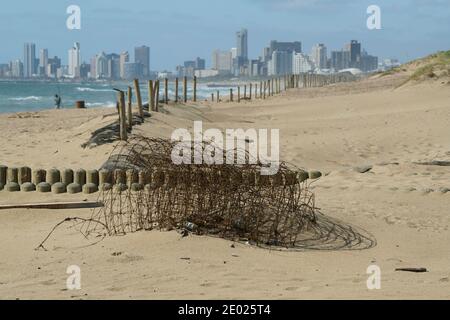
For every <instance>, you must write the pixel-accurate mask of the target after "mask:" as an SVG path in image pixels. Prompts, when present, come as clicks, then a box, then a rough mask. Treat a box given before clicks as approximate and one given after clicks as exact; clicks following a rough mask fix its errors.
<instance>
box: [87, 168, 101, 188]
mask: <svg viewBox="0 0 450 320" xmlns="http://www.w3.org/2000/svg"><path fill="white" fill-rule="evenodd" d="M86 183H88V184H89V183H92V184H95V185H96V186H98V183H99V173H98V171H97V170H88V171H87V173H86Z"/></svg>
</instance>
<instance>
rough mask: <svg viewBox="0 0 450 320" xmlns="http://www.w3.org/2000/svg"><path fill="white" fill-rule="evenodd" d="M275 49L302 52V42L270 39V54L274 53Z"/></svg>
mask: <svg viewBox="0 0 450 320" xmlns="http://www.w3.org/2000/svg"><path fill="white" fill-rule="evenodd" d="M274 51H286V52H290V53H293V52H297V53H300V52H302V43H301V42H300V41H294V42H279V41H275V40H272V41H270V52H269V54H270V55H272V54H273V52H274Z"/></svg>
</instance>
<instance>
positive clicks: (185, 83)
mask: <svg viewBox="0 0 450 320" xmlns="http://www.w3.org/2000/svg"><path fill="white" fill-rule="evenodd" d="M183 101H184V103H186V102H187V77H184V78H183Z"/></svg>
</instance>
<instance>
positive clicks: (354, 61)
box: [346, 40, 361, 68]
mask: <svg viewBox="0 0 450 320" xmlns="http://www.w3.org/2000/svg"><path fill="white" fill-rule="evenodd" d="M346 50H347V51H349V52H350V67H351V68H360V67H361V43H360V42H358V41H357V40H352V41H350V43H349V44H348V45H347V46H346Z"/></svg>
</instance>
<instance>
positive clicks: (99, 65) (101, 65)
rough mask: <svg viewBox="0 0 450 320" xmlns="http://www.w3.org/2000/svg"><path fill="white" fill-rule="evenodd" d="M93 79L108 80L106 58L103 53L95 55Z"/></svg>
mask: <svg viewBox="0 0 450 320" xmlns="http://www.w3.org/2000/svg"><path fill="white" fill-rule="evenodd" d="M95 78H97V79H106V78H108V57H107V56H106V54H105V53H104V52H102V53H100V54H99V55H97V57H96V59H95Z"/></svg>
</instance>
